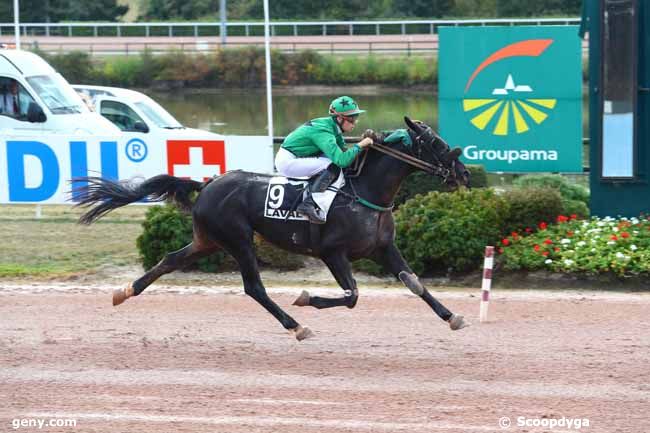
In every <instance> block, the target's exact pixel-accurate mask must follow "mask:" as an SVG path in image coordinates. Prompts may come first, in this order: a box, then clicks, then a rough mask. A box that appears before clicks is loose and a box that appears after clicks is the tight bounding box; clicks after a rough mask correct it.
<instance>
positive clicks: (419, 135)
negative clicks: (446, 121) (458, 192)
mask: <svg viewBox="0 0 650 433" xmlns="http://www.w3.org/2000/svg"><path fill="white" fill-rule="evenodd" d="M404 121H405V122H406V125H407V126H408V127H409V134H410V135H411V139H412V141H413V156H415V157H417V158H418V159H420V160H422V161H424V162H427V163H429V164H431V165H433V166H434V167H437V168H438V172H440V173H444V174H442V175H441V176H442V177H443V180H444V182H446V183H447V185H449V186H450V187H452V188H454V189H455V188H458V187H459V186H469V177H470V175H469V171H468V170H467V168H465V164H463V163H462V162H460V161H459V160H458V157H459V156H460V155H461V153H462V151H461V149H460V148H455V149H451V148H450V147H449V145H448V144H447V142H446V141H445V140H443V139H442V137H440V136H439V135H438V134H436V132H435V131H434V130H433V129H432V128H431V127H430V126H429V125H427V124H425V123H423V122H420V121H418V120H411V119H409V118H408V117H407V116H404Z"/></svg>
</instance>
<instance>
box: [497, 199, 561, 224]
mask: <svg viewBox="0 0 650 433" xmlns="http://www.w3.org/2000/svg"><path fill="white" fill-rule="evenodd" d="M503 198H504V199H505V200H506V202H507V203H508V215H507V216H506V218H505V224H504V230H505V231H504V233H511V232H517V231H522V230H526V229H528V231H530V230H533V229H535V228H536V227H537V226H538V224H539V223H540V222H549V221H551V222H552V221H555V218H556V217H557V216H558V215H560V214H562V212H563V210H564V208H563V206H562V197H561V196H560V193H559V192H557V191H556V190H554V189H551V188H519V189H513V190H510V191H508V192H506V193H504V194H503Z"/></svg>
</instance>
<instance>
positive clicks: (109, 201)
mask: <svg viewBox="0 0 650 433" xmlns="http://www.w3.org/2000/svg"><path fill="white" fill-rule="evenodd" d="M73 182H86V183H87V185H84V186H82V187H79V188H75V189H74V190H73V192H74V194H75V198H76V199H77V200H79V203H77V204H76V206H81V207H88V208H90V209H89V210H88V211H87V212H86V213H84V214H83V215H81V216H80V217H79V223H81V224H91V223H92V222H94V221H96V220H98V219H99V218H101V217H102V216H104V215H106V214H107V213H109V212H110V211H112V210H113V209H117V208H118V207H122V206H126V205H127V204H129V203H133V202H136V201H139V200H142V199H144V198H148V199H149V200H150V201H163V200H172V201H173V202H174V204H176V205H177V206H178V207H180V208H181V209H183V210H185V211H190V210H191V209H192V201H191V200H190V194H191V193H192V192H194V191H201V189H203V187H205V185H207V184H208V183H209V181H208V182H197V181H195V180H189V179H180V178H178V177H174V176H169V175H167V174H161V175H159V176H155V177H152V178H150V179H147V180H145V181H144V182H142V183H139V184H136V183H133V182H131V181H119V182H114V181H112V180H108V179H102V178H101V177H83V178H77V179H73Z"/></svg>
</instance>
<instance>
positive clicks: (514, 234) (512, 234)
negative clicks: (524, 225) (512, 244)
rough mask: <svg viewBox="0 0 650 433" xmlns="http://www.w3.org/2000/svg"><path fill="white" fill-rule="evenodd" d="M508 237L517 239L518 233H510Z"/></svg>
mask: <svg viewBox="0 0 650 433" xmlns="http://www.w3.org/2000/svg"><path fill="white" fill-rule="evenodd" d="M510 235H511V236H512V237H513V238H515V239H517V238H518V237H519V233H517V232H512V233H510Z"/></svg>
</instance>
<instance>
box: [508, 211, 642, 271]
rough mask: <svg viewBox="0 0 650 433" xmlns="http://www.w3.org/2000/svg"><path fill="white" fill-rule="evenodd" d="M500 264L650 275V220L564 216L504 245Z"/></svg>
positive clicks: (514, 267) (512, 267)
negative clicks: (580, 218) (582, 218)
mask: <svg viewBox="0 0 650 433" xmlns="http://www.w3.org/2000/svg"><path fill="white" fill-rule="evenodd" d="M500 243H501V245H500V247H499V250H498V251H499V253H500V258H499V260H500V263H501V264H502V265H503V268H504V269H507V270H531V271H532V270H542V269H544V270H549V271H554V272H565V273H586V274H591V275H595V274H605V273H611V274H614V275H617V276H634V275H642V274H649V273H650V218H649V217H646V216H642V217H640V218H629V219H628V218H619V219H616V218H611V217H605V218H602V219H601V218H596V217H594V218H591V219H589V220H579V219H577V218H576V216H575V215H571V216H569V217H567V216H563V215H560V216H558V217H557V220H556V223H555V224H547V223H545V222H541V223H539V224H538V227H536V228H535V229H532V228H527V229H526V230H525V231H524V232H522V233H517V232H512V234H511V235H510V236H508V237H506V238H503V239H502V240H501V242H500Z"/></svg>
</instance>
